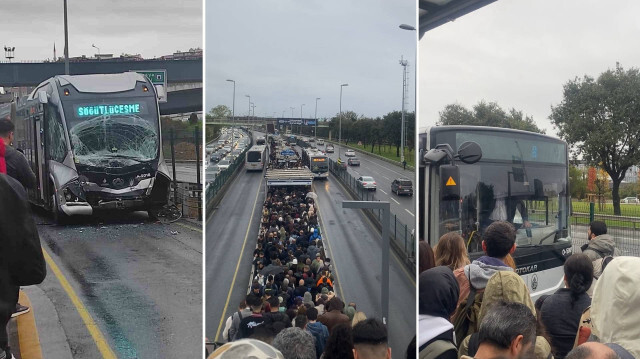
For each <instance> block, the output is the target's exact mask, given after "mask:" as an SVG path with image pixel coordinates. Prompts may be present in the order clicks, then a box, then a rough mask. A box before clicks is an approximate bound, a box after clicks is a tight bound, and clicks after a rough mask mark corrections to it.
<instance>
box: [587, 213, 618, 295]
mask: <svg viewBox="0 0 640 359" xmlns="http://www.w3.org/2000/svg"><path fill="white" fill-rule="evenodd" d="M587 238H588V239H589V242H588V243H586V244H584V245H583V246H582V247H580V249H581V250H582V253H584V254H585V255H586V256H587V257H589V259H590V260H591V263H592V264H593V278H594V279H598V278H599V277H600V275H601V274H602V271H603V270H604V267H605V266H606V264H607V263H609V261H611V259H613V257H617V256H618V255H619V254H620V253H619V250H618V249H617V248H616V242H615V241H614V240H613V237H611V236H610V235H608V234H607V224H606V223H604V222H602V221H593V222H591V223H590V224H589V229H588V230H587ZM594 286H595V281H594V283H593V285H592V287H591V289H592V290H593V287H594ZM592 290H591V291H590V292H589V295H591V294H592V293H593V291H592Z"/></svg>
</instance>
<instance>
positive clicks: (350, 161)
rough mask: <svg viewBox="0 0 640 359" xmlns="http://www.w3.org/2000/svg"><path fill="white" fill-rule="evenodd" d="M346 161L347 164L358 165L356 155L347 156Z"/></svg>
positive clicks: (358, 160)
mask: <svg viewBox="0 0 640 359" xmlns="http://www.w3.org/2000/svg"><path fill="white" fill-rule="evenodd" d="M347 163H348V164H349V166H360V159H359V158H357V157H349V159H348V160H347Z"/></svg>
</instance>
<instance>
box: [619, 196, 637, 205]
mask: <svg viewBox="0 0 640 359" xmlns="http://www.w3.org/2000/svg"><path fill="white" fill-rule="evenodd" d="M620 202H622V203H636V204H637V203H639V202H640V201H639V200H638V199H637V198H636V197H626V198H623V199H622V201H620Z"/></svg>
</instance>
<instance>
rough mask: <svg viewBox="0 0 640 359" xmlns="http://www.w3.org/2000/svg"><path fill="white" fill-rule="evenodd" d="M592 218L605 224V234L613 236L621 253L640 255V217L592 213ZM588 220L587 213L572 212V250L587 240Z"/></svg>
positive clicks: (589, 218)
mask: <svg viewBox="0 0 640 359" xmlns="http://www.w3.org/2000/svg"><path fill="white" fill-rule="evenodd" d="M593 219H594V220H596V221H603V222H605V223H606V224H607V234H609V235H611V236H612V237H613V239H614V241H615V243H616V248H618V249H619V250H620V252H621V255H625V256H634V257H639V256H640V217H629V216H614V215H609V214H594V217H593ZM590 221H591V217H590V215H589V213H583V212H574V213H573V215H572V216H571V227H572V228H571V233H572V242H573V247H574V252H575V251H576V250H577V249H579V247H580V246H582V245H584V244H586V243H587V242H588V240H587V229H588V227H589V223H590ZM578 252H579V251H578Z"/></svg>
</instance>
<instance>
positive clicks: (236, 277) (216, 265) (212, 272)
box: [205, 169, 416, 357]
mask: <svg viewBox="0 0 640 359" xmlns="http://www.w3.org/2000/svg"><path fill="white" fill-rule="evenodd" d="M313 190H314V191H315V192H316V193H317V194H318V205H319V208H320V218H321V230H322V232H323V239H324V242H325V243H326V245H325V247H326V249H327V256H328V257H330V258H332V262H333V266H334V272H335V276H336V277H337V281H336V282H337V285H336V288H335V290H336V292H337V294H338V296H340V297H341V298H343V299H344V301H346V302H355V303H356V304H357V308H358V310H360V311H363V312H365V313H366V315H367V316H368V317H378V318H380V317H381V316H382V314H381V311H380V310H381V309H380V308H381V304H380V291H381V290H382V288H381V272H380V270H381V269H380V266H379V265H377V264H376V263H380V258H381V253H382V249H381V247H380V233H379V232H378V231H377V230H376V229H375V227H374V226H373V224H372V223H371V222H370V221H369V219H368V218H367V217H366V216H364V215H363V214H362V213H361V212H360V211H357V210H352V209H343V208H342V201H344V200H350V199H352V198H350V197H349V194H348V192H347V191H346V189H345V188H344V187H343V186H342V185H341V184H340V183H339V182H338V181H337V180H336V179H334V178H332V177H331V176H330V177H329V179H327V180H319V181H314V185H313ZM264 191H265V188H264V179H263V173H260V172H246V171H245V170H244V169H241V172H240V173H239V175H238V177H236V179H235V180H234V181H233V182H232V183H231V184H230V186H229V188H228V191H227V192H226V193H225V194H224V197H223V198H222V201H221V202H220V204H219V205H218V207H217V208H216V209H214V211H213V212H212V213H211V214H210V216H209V217H208V218H207V224H206V226H207V229H206V233H207V238H206V264H205V265H206V279H205V280H206V285H205V287H206V304H205V313H206V314H205V320H206V329H205V332H206V336H207V337H208V338H209V339H210V340H217V341H221V340H222V329H223V328H224V321H225V320H226V319H227V317H228V316H230V315H231V314H232V313H234V312H235V311H237V305H238V303H239V302H240V301H241V300H242V299H244V298H245V296H246V294H247V288H248V285H249V280H250V279H249V275H250V270H251V262H252V259H253V258H252V255H253V250H254V248H255V245H256V237H257V234H258V227H259V221H260V210H261V208H262V203H263V201H264ZM389 271H390V288H389V291H388V293H389V295H390V313H389V318H388V323H389V334H390V345H391V346H392V348H393V352H394V353H396V355H398V356H399V357H402V356H403V354H404V352H405V350H406V347H407V345H408V343H409V341H410V340H411V338H412V337H413V336H414V335H415V318H416V313H415V310H414V308H415V305H416V301H415V280H414V276H415V275H414V273H410V272H409V271H407V270H406V269H405V267H404V266H403V265H402V264H401V263H400V261H399V260H398V258H397V257H396V256H395V254H393V252H392V254H391V263H390V268H389Z"/></svg>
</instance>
